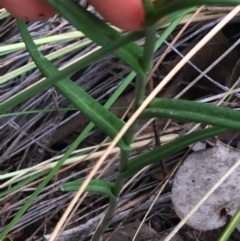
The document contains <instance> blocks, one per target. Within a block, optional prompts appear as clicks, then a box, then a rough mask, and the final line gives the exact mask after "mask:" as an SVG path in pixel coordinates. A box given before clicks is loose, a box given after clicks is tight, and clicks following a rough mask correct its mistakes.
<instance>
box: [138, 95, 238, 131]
mask: <svg viewBox="0 0 240 241" xmlns="http://www.w3.org/2000/svg"><path fill="white" fill-rule="evenodd" d="M152 117H159V118H170V119H176V120H181V121H193V122H202V123H205V124H211V125H215V126H221V127H224V128H229V129H234V130H240V121H239V120H240V112H239V111H235V110H232V109H230V108H226V107H221V106H215V105H212V104H206V103H200V102H195V101H189V100H181V99H158V98H156V99H155V100H153V101H152V103H151V104H150V105H149V106H148V108H146V109H145V110H144V111H143V113H142V114H141V115H140V118H152Z"/></svg>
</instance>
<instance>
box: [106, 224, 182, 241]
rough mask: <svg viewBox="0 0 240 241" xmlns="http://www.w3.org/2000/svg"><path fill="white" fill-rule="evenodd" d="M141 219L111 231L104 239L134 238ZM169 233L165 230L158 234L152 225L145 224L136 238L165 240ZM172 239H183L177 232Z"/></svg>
mask: <svg viewBox="0 0 240 241" xmlns="http://www.w3.org/2000/svg"><path fill="white" fill-rule="evenodd" d="M140 223H141V222H140V221H139V220H137V221H135V222H133V223H129V224H127V225H126V226H124V227H122V228H120V229H119V230H117V231H116V232H111V233H108V234H105V235H104V236H103V240H104V241H128V240H129V241H130V240H133V238H134V236H135V234H136V231H137V230H138V227H139V226H140ZM168 234H169V232H165V233H164V234H162V235H161V234H158V233H157V232H156V231H155V230H154V229H152V228H151V227H150V226H148V225H146V224H143V225H142V226H141V228H140V230H139V232H138V234H137V236H136V238H135V240H137V241H146V240H148V241H163V240H164V238H165V237H166V236H167V235H168ZM171 241H182V238H181V237H180V236H179V235H178V234H177V235H176V236H175V237H173V238H172V239H171Z"/></svg>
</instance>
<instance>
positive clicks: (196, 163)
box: [172, 143, 240, 231]
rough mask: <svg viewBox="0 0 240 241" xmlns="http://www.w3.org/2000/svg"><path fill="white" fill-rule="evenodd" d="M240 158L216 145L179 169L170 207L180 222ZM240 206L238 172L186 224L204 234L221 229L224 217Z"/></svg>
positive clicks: (237, 170) (235, 152)
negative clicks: (172, 206) (172, 207)
mask: <svg viewBox="0 0 240 241" xmlns="http://www.w3.org/2000/svg"><path fill="white" fill-rule="evenodd" d="M239 158H240V151H239V150H237V149H234V148H232V147H229V146H226V145H224V144H222V143H218V144H217V145H216V146H215V147H213V148H209V149H206V150H202V151H198V152H194V153H192V154H191V155H189V156H188V157H187V159H186V160H185V161H184V163H183V165H182V166H181V167H180V168H179V170H178V172H177V174H176V176H175V179H174V183H173V188H172V203H173V205H174V209H175V212H176V213H177V215H178V216H179V217H180V218H181V219H182V218H183V217H185V216H186V215H187V214H188V213H189V211H190V210H191V209H192V208H193V207H194V206H195V205H196V204H197V202H198V201H199V200H200V199H201V198H202V197H203V196H204V195H205V194H206V192H207V191H209V190H210V188H211V187H213V186H214V184H215V183H216V182H217V181H218V180H219V179H220V178H221V177H222V176H223V175H224V174H225V173H226V172H227V171H228V170H229V168H231V167H232V166H233V165H234V163H235V162H236V161H237V160H238V159H239ZM239 205H240V168H237V169H236V170H235V171H234V172H233V174H232V175H231V176H230V177H229V178H227V179H226V180H225V182H224V183H223V184H222V185H221V186H220V187H218V188H217V189H216V191H215V192H214V193H213V194H212V195H211V196H210V197H209V199H207V201H205V202H204V203H203V205H202V206H201V207H200V208H199V209H198V211H197V212H196V213H195V214H194V215H193V216H192V217H191V218H190V219H189V220H188V222H187V224H188V225H189V226H191V227H193V228H195V229H197V230H202V231H207V230H212V229H217V228H219V227H222V226H223V225H225V224H226V222H227V215H228V213H229V212H230V211H231V210H233V209H235V208H236V207H238V206H239Z"/></svg>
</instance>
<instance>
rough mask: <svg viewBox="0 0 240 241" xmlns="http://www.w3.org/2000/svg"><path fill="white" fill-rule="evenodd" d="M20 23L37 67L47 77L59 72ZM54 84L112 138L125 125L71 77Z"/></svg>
mask: <svg viewBox="0 0 240 241" xmlns="http://www.w3.org/2000/svg"><path fill="white" fill-rule="evenodd" d="M18 24H19V27H20V29H21V30H22V37H23V39H24V41H25V42H26V47H27V49H28V51H29V53H30V55H31V57H32V58H33V60H34V62H35V64H36V65H37V67H38V68H39V69H40V70H41V72H42V73H43V74H44V75H45V76H46V77H50V76H52V75H54V74H58V73H59V71H58V69H57V68H56V67H55V66H54V65H52V63H51V62H50V61H48V60H47V59H46V58H45V57H44V56H43V55H42V54H41V53H40V52H39V51H38V49H37V46H36V45H35V43H34V42H33V40H32V38H31V36H30V34H29V32H28V31H27V28H26V24H25V23H24V22H23V21H20V20H18ZM55 78H56V77H55ZM54 86H55V87H56V89H57V90H58V91H59V92H60V93H61V94H62V95H64V97H65V98H66V99H68V100H69V101H70V102H71V103H72V104H73V105H74V106H75V107H76V108H77V109H78V110H80V111H81V112H82V114H83V115H85V116H86V117H87V118H89V119H90V120H91V121H92V122H93V123H94V124H96V125H97V126H98V127H99V128H101V129H103V130H104V132H105V133H107V134H108V135H109V136H110V137H111V138H114V137H115V136H116V135H117V133H118V132H119V130H120V129H121V128H122V127H123V124H124V122H123V121H122V120H120V119H119V118H117V117H116V116H115V115H113V114H112V113H111V112H109V111H108V110H106V109H105V108H104V107H103V106H102V105H100V104H99V103H98V102H97V101H96V100H94V99H93V98H92V97H91V96H90V95H89V94H87V93H86V92H85V91H84V90H83V89H81V88H80V87H79V86H78V85H77V84H75V83H74V82H72V81H71V80H70V79H68V78H65V79H62V80H61V81H58V82H56V83H55V84H54ZM125 138H126V137H125ZM119 145H120V147H121V148H123V149H125V150H128V149H129V148H130V147H129V146H128V145H127V144H125V143H124V141H123V140H120V141H119Z"/></svg>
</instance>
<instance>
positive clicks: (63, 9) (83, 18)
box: [47, 0, 146, 77]
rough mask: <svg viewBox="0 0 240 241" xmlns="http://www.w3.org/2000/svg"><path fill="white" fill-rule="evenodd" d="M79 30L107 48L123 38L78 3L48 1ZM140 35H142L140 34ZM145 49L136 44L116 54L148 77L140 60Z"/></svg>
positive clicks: (121, 49) (57, 0) (60, 0)
mask: <svg viewBox="0 0 240 241" xmlns="http://www.w3.org/2000/svg"><path fill="white" fill-rule="evenodd" d="M47 1H48V2H49V3H50V4H51V5H52V6H53V7H54V8H56V9H57V11H58V12H59V13H60V14H61V15H62V16H63V17H64V18H65V19H67V20H68V22H69V23H71V24H72V25H73V26H74V27H75V28H76V29H77V30H79V31H81V32H83V33H84V34H85V35H86V36H87V37H88V38H90V39H91V40H93V41H94V42H95V43H97V44H99V45H102V46H105V45H108V44H109V43H111V42H112V41H115V40H117V39H118V38H121V34H120V33H119V32H117V31H116V30H115V29H113V28H111V27H110V26H108V25H107V24H106V23H105V22H104V21H102V20H101V19H99V18H98V17H96V16H94V15H93V14H91V13H90V12H89V11H87V10H86V9H84V8H83V7H82V6H80V5H79V4H78V3H76V2H73V1H66V0H47ZM140 35H142V34H141V33H140ZM142 53H143V49H142V48H141V47H140V46H138V45H137V44H135V43H129V44H128V45H126V46H124V47H122V48H120V49H117V50H115V51H114V54H115V55H116V56H117V57H119V58H120V59H122V60H123V61H124V62H125V63H127V64H128V65H129V66H130V67H131V68H132V69H133V70H134V71H136V72H137V73H138V74H139V75H140V76H142V77H146V75H145V72H144V71H143V70H142V66H141V64H140V62H139V60H140V59H141V57H142Z"/></svg>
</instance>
